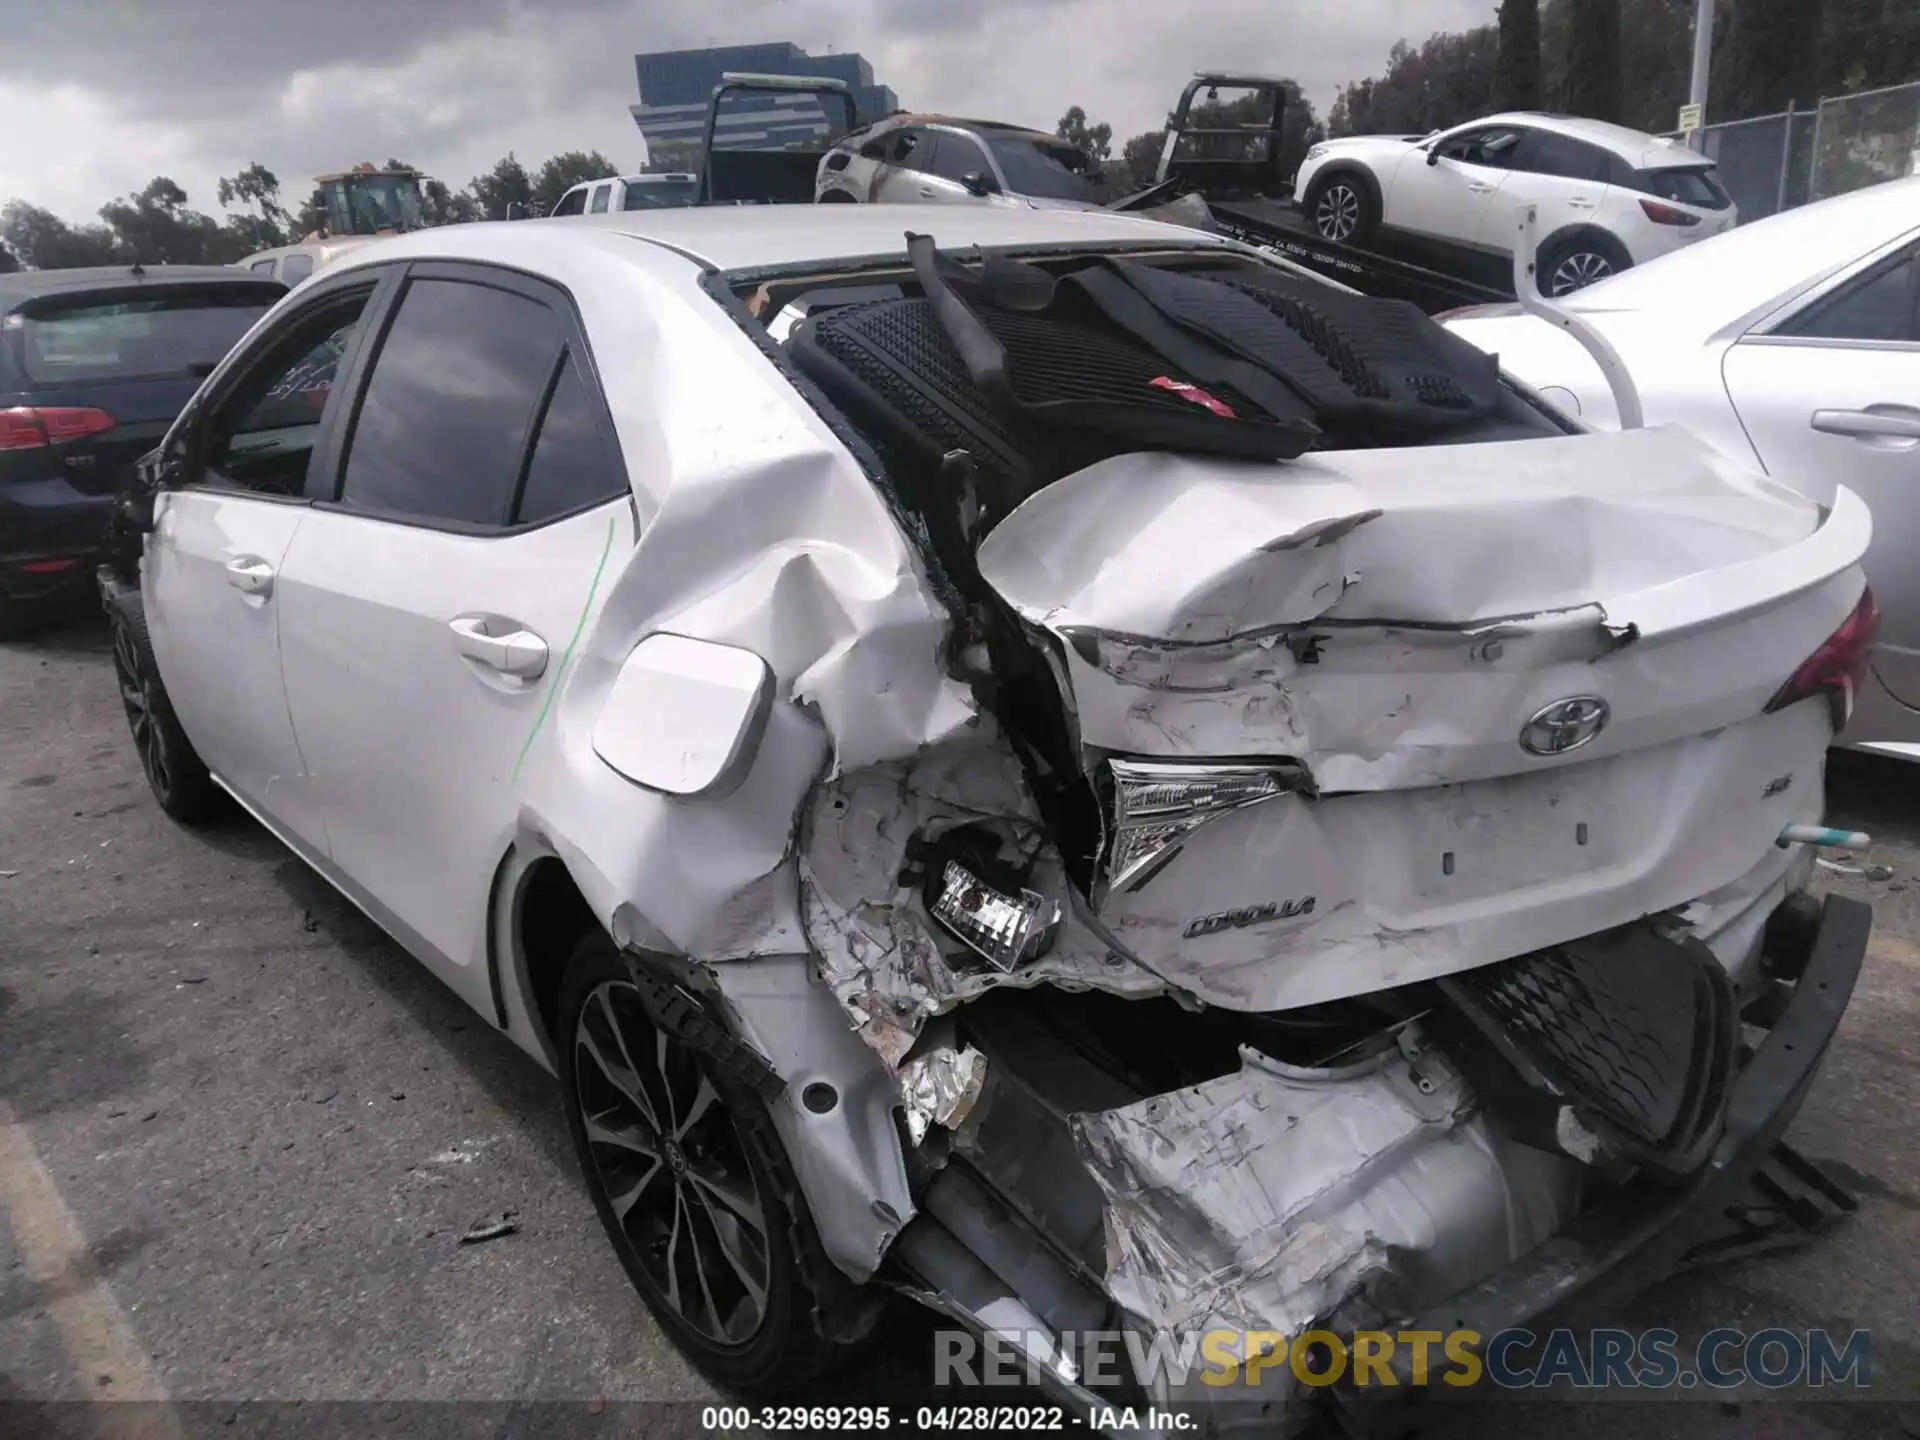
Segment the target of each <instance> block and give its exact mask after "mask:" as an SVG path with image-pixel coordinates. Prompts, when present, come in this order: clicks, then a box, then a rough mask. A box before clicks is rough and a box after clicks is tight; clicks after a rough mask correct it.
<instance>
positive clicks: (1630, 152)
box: [1293, 112, 1739, 296]
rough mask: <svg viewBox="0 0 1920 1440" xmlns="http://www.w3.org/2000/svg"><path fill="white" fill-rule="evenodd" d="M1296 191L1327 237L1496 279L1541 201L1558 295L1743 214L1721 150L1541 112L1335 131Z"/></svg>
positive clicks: (1543, 247)
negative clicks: (1416, 128)
mask: <svg viewBox="0 0 1920 1440" xmlns="http://www.w3.org/2000/svg"><path fill="white" fill-rule="evenodd" d="M1293 193H1294V194H1295V195H1296V196H1297V197H1299V201H1300V205H1301V208H1302V209H1303V210H1304V211H1305V212H1306V215H1307V218H1308V220H1309V221H1310V222H1311V223H1312V225H1313V227H1314V229H1315V230H1316V231H1318V232H1319V234H1320V235H1321V236H1322V238H1324V239H1327V240H1334V241H1339V242H1353V243H1358V244H1369V245H1380V244H1385V245H1387V246H1389V247H1391V248H1395V249H1403V250H1406V251H1408V252H1409V253H1410V254H1412V255H1415V256H1418V257H1419V258H1424V259H1429V260H1431V261H1433V262H1434V263H1436V264H1439V265H1441V266H1443V267H1450V268H1454V269H1458V270H1462V271H1464V272H1465V273H1467V274H1469V275H1470V276H1471V277H1474V278H1480V277H1482V276H1484V277H1485V278H1487V279H1489V280H1490V281H1491V283H1494V284H1500V283H1503V282H1506V281H1508V280H1509V279H1510V278H1511V275H1512V263H1511V259H1510V257H1511V255H1512V253H1513V240H1512V235H1513V231H1514V229H1515V222H1514V217H1515V216H1516V215H1517V214H1518V213H1519V211H1520V209H1521V207H1522V206H1525V205H1534V206H1537V207H1538V208H1539V234H1540V237H1541V238H1540V245H1539V251H1538V274H1539V277H1540V289H1541V293H1542V294H1546V295H1556V296H1557V295H1566V294H1570V293H1571V292H1572V291H1574V290H1577V289H1579V288H1580V287H1581V286H1583V285H1590V284H1592V283H1593V282H1594V281H1596V280H1600V279H1603V278H1604V277H1606V276H1608V275H1612V274H1615V273H1617V272H1618V271H1621V270H1625V269H1627V268H1629V267H1630V266H1634V265H1642V264H1645V263H1646V262H1647V261H1649V260H1652V259H1654V258H1655V257H1656V256H1660V255H1665V254H1667V253H1668V252H1670V251H1673V250H1677V249H1679V248H1680V247H1681V246H1683V245H1689V244H1691V243H1693V242H1694V241H1696V240H1703V239H1705V238H1706V237H1707V236H1709V235H1719V234H1721V233H1723V232H1725V231H1727V230H1731V229H1732V228H1733V227H1734V225H1735V224H1736V223H1737V222H1738V220H1739V215H1738V213H1737V211H1736V209H1735V207H1734V204H1733V201H1732V200H1731V199H1730V198H1729V197H1728V195H1727V192H1726V191H1725V190H1724V189H1722V188H1721V185H1720V181H1719V178H1718V176H1717V174H1716V171H1715V166H1714V164H1713V162H1712V161H1710V160H1708V159H1706V158H1705V157H1704V156H1702V155H1699V154H1697V153H1696V152H1694V151H1692V150H1689V149H1687V148H1686V147H1685V146H1683V145H1679V144H1676V143H1675V142H1673V141H1670V140H1662V139H1659V138H1657V137H1655V136H1652V135H1646V134H1643V133H1641V132H1640V131H1638V130H1628V129H1626V128H1624V127H1622V126H1619V125H1610V124H1607V123H1606V122H1604V121H1600V120H1581V119H1576V118H1573V117H1570V116H1564V115H1539V114H1533V113H1530V112H1514V113H1510V114H1502V115H1489V116H1488V117H1487V118H1486V119H1484V120H1474V121H1471V122H1470V123H1468V124H1465V125H1456V126H1454V127H1453V128H1452V129H1450V130H1442V131H1439V132H1437V133H1435V134H1432V135H1425V136H1420V135H1356V136H1349V137H1345V138H1342V139H1338V140H1324V141H1322V142H1321V143H1319V144H1318V145H1315V146H1313V147H1312V148H1310V149H1309V150H1308V151H1307V156H1306V159H1305V160H1304V161H1303V162H1302V163H1301V166H1300V171H1299V173H1298V174H1297V175H1296V176H1295V177H1294V184H1293Z"/></svg>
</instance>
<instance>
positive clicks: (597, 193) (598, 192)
mask: <svg viewBox="0 0 1920 1440" xmlns="http://www.w3.org/2000/svg"><path fill="white" fill-rule="evenodd" d="M612 196H613V187H612V186H611V185H596V186H594V187H593V203H592V204H591V205H589V206H587V213H588V214H589V215H604V214H606V213H607V201H608V200H609V199H611V198H612Z"/></svg>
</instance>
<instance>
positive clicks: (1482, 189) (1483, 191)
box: [1467, 180, 1493, 195]
mask: <svg viewBox="0 0 1920 1440" xmlns="http://www.w3.org/2000/svg"><path fill="white" fill-rule="evenodd" d="M1467 189H1468V190H1469V191H1470V192H1471V193H1473V194H1475V195H1491V194H1492V193H1493V187H1492V186H1491V185H1483V184H1481V183H1480V182H1479V181H1478V180H1475V181H1473V182H1472V183H1471V184H1469V185H1468V186H1467Z"/></svg>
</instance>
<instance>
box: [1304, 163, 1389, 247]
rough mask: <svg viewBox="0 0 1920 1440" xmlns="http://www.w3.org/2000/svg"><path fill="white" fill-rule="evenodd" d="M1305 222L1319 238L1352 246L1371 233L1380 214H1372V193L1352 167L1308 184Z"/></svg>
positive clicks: (1319, 177)
mask: <svg viewBox="0 0 1920 1440" xmlns="http://www.w3.org/2000/svg"><path fill="white" fill-rule="evenodd" d="M1304 208H1305V210H1306V212H1307V223H1308V224H1309V225H1311V226H1312V227H1313V233H1314V234H1316V235H1318V236H1319V237H1320V238H1321V239H1322V240H1331V241H1332V242H1333V243H1334V244H1336V245H1353V244H1357V243H1359V242H1361V241H1363V240H1365V239H1366V238H1367V236H1369V235H1371V234H1372V233H1373V227H1374V226H1375V225H1376V224H1378V223H1379V220H1380V217H1379V215H1378V214H1376V213H1375V209H1374V203H1373V192H1372V191H1371V190H1370V189H1368V188H1367V183H1366V182H1365V181H1364V180H1362V179H1361V178H1360V177H1359V176H1358V175H1356V174H1355V173H1354V172H1353V171H1351V170H1336V171H1334V172H1333V173H1332V174H1331V175H1321V176H1318V177H1316V178H1315V180H1314V182H1313V184H1311V185H1309V186H1308V187H1307V196H1306V204H1305V206H1304Z"/></svg>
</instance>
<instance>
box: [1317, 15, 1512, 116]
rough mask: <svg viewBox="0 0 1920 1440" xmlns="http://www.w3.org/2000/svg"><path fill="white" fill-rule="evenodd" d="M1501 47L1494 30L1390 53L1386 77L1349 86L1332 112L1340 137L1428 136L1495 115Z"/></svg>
mask: <svg viewBox="0 0 1920 1440" xmlns="http://www.w3.org/2000/svg"><path fill="white" fill-rule="evenodd" d="M1499 49H1500V41H1499V36H1498V34H1497V33H1496V32H1495V30H1494V27H1493V26H1491V25H1481V26H1478V27H1476V28H1475V29H1472V30H1463V31H1460V32H1459V33H1457V34H1454V33H1441V34H1438V35H1431V36H1429V37H1427V39H1426V41H1425V42H1424V43H1423V44H1422V45H1421V46H1420V48H1419V49H1417V50H1416V49H1414V47H1413V46H1411V45H1409V44H1408V43H1407V42H1406V41H1405V40H1399V41H1396V42H1395V43H1394V46H1393V48H1392V49H1391V50H1389V51H1388V52H1387V68H1386V73H1385V74H1383V75H1380V76H1378V77H1377V78H1370V79H1365V80H1356V81H1354V82H1353V83H1352V84H1351V85H1347V86H1344V87H1343V88H1342V89H1341V90H1340V92H1339V94H1338V95H1337V96H1336V97H1335V99H1334V102H1333V108H1332V109H1331V110H1329V111H1328V112H1327V129H1328V130H1329V132H1331V133H1332V134H1335V135H1424V134H1426V133H1427V132H1428V131H1430V130H1444V129H1446V128H1447V127H1448V126H1449V125H1458V124H1461V123H1462V122H1464V121H1467V120H1472V119H1474V118H1475V117H1477V116H1480V115H1485V114H1487V113H1489V112H1490V111H1492V110H1493V109H1494V108H1495V106H1494V101H1493V91H1494V74H1495V71H1496V69H1497V61H1498V56H1499Z"/></svg>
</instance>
